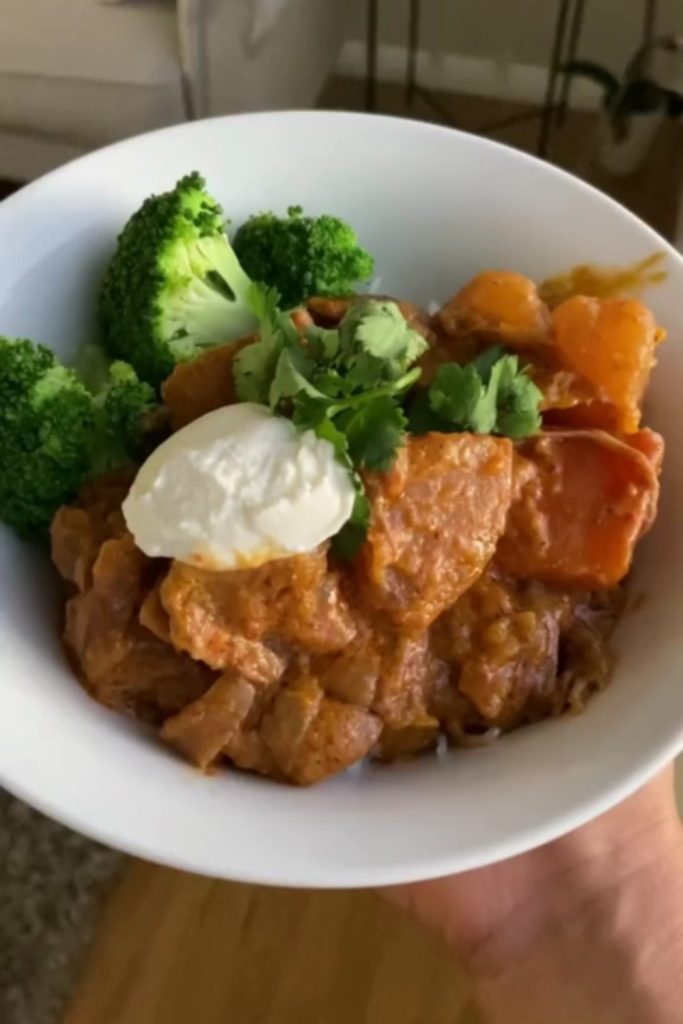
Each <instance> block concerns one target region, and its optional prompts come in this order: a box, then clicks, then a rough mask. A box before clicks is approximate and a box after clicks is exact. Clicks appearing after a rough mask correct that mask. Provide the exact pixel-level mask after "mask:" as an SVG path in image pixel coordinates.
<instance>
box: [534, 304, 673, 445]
mask: <svg viewBox="0 0 683 1024" xmlns="http://www.w3.org/2000/svg"><path fill="white" fill-rule="evenodd" d="M552 322H553V342H554V345H555V347H556V348H557V350H558V352H560V354H561V356H562V359H563V361H564V362H565V364H566V366H567V367H569V368H570V369H572V370H575V371H576V372H577V373H580V374H581V375H582V376H583V377H584V378H585V379H586V380H587V381H589V382H590V384H592V385H593V387H594V388H595V390H596V400H597V402H598V403H602V404H606V405H608V406H612V407H613V409H614V410H615V415H614V419H615V423H616V427H617V429H619V430H621V431H623V432H624V433H632V432H633V431H635V430H637V428H638V424H639V422H640V404H641V401H642V398H643V395H644V393H645V389H646V387H647V384H648V381H649V379H650V373H651V371H652V368H653V366H654V365H655V361H656V360H655V349H656V346H657V344H658V342H659V341H661V340H662V338H663V333H662V332H660V331H659V330H658V328H657V324H656V322H655V319H654V316H653V315H652V313H651V312H650V310H649V309H648V308H647V307H646V306H644V305H643V304H642V302H638V301H637V300H636V299H596V298H589V297H586V296H583V295H577V296H575V297H574V298H572V299H568V300H567V301H566V302H563V303H562V304H561V305H560V306H558V307H557V308H556V309H555V310H554V311H553V314H552ZM588 413H589V411H586V416H588ZM603 416H604V411H603ZM602 422H603V423H604V419H603V421H602ZM584 425H586V426H591V425H593V424H592V423H591V422H590V419H589V418H586V419H585V420H584ZM596 425H598V426H599V425H600V424H599V423H597V424H596Z"/></svg>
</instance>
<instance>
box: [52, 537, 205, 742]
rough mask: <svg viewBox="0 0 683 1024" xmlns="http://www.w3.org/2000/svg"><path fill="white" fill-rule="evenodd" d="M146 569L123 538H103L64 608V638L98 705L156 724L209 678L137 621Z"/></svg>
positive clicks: (130, 542) (192, 696) (202, 687)
mask: <svg viewBox="0 0 683 1024" xmlns="http://www.w3.org/2000/svg"><path fill="white" fill-rule="evenodd" d="M147 566H148V560H147V559H146V558H145V556H144V555H143V554H142V553H141V552H140V551H138V550H137V548H136V547H135V545H134V543H133V540H132V538H131V537H130V536H129V535H125V536H124V537H121V538H118V539H110V540H108V541H105V543H104V544H103V545H102V547H101V549H100V552H99V554H98V556H97V558H96V560H95V562H94V565H93V569H92V585H91V586H90V587H89V589H87V590H86V591H84V592H83V593H81V594H78V595H77V596H76V597H74V598H72V599H71V600H70V601H69V602H68V604H67V609H66V623H65V632H64V639H65V643H66V646H67V649H68V650H69V651H70V652H71V653H72V654H73V656H74V658H75V660H76V664H77V665H78V666H79V669H80V671H81V674H82V676H83V679H84V682H85V685H86V687H87V688H88V689H89V690H90V692H91V693H92V695H93V696H94V697H95V698H96V699H97V700H98V701H100V702H101V703H103V704H106V705H107V706H108V707H111V708H115V709H118V710H122V711H126V712H128V713H130V714H133V715H135V717H137V718H142V719H144V720H145V721H152V722H160V721H161V720H163V718H165V717H166V716H167V715H170V714H175V713H177V712H178V711H180V710H181V708H183V707H184V706H185V704H187V703H188V702H189V701H192V700H195V699H196V698H197V697H199V696H201V694H202V693H203V692H204V690H206V689H207V687H208V686H209V685H210V684H211V681H212V679H213V675H212V673H211V672H210V671H209V669H207V668H206V666H204V665H201V664H199V663H197V662H193V661H192V659H191V658H188V657H187V656H186V655H183V654H180V653H178V652H177V651H175V650H174V649H173V647H171V646H170V645H169V644H166V643H163V642H162V641H161V640H159V639H158V637H156V636H154V635H153V634H152V633H151V632H149V631H148V630H147V629H145V628H144V627H143V626H142V625H141V624H140V623H139V621H138V611H139V608H140V605H141V603H142V601H143V595H144V593H145V588H146V581H145V575H146V569H147Z"/></svg>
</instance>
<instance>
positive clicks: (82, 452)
mask: <svg viewBox="0 0 683 1024" xmlns="http://www.w3.org/2000/svg"><path fill="white" fill-rule="evenodd" d="M153 401H154V394H153V390H152V388H151V387H149V385H146V384H141V382H140V381H139V380H138V379H137V377H136V375H135V372H134V371H133V370H132V368H131V367H129V366H126V364H124V363H114V364H113V365H112V367H111V372H110V375H109V378H108V380H107V382H106V384H105V386H104V387H103V388H102V390H101V391H100V392H99V393H98V394H97V395H93V394H92V392H91V391H90V390H88V388H87V387H86V386H85V385H84V384H83V383H82V381H81V380H80V379H79V377H78V375H77V374H76V373H75V372H74V371H73V370H70V369H67V368H66V367H65V366H62V365H61V364H60V363H59V361H58V360H57V358H56V357H55V356H54V355H53V353H52V352H50V350H49V349H47V348H45V347H44V346H42V345H34V344H33V343H32V342H31V341H28V340H26V339H16V340H14V339H11V338H2V337H0V438H1V443H0V519H2V520H3V521H4V522H5V523H7V524H8V525H9V526H11V527H13V528H14V529H15V530H16V531H17V533H19V535H20V536H22V537H25V538H31V537H41V536H44V535H45V533H46V531H47V529H48V528H49V525H50V523H51V521H52V517H53V516H54V513H55V512H56V511H57V509H58V508H59V506H60V505H62V504H64V503H65V502H68V501H71V500H72V499H73V498H74V497H75V496H76V494H77V493H78V490H79V489H80V487H81V485H82V484H83V483H84V482H85V481H86V480H88V479H89V478H91V477H92V476H94V475H97V474H98V473H101V472H104V471H106V470H108V469H112V468H114V467H115V466H120V465H123V464H125V463H126V462H129V461H131V460H132V459H134V458H135V457H136V456H137V455H138V454H139V453H140V451H141V448H142V445H143V443H144V439H145V430H146V425H147V418H148V416H149V414H150V413H151V412H152V411H153V409H154V404H153Z"/></svg>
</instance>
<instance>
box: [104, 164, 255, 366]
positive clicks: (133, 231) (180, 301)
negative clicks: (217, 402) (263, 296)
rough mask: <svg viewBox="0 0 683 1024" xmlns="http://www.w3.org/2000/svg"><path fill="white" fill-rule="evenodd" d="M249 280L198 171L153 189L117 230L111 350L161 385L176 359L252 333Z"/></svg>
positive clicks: (109, 277)
mask: <svg viewBox="0 0 683 1024" xmlns="http://www.w3.org/2000/svg"><path fill="white" fill-rule="evenodd" d="M251 288H252V283H251V281H250V280H249V278H248V277H247V275H246V274H245V272H244V271H243V270H242V267H241V266H240V264H239V262H238V260H237V257H236V256H235V253H234V252H233V250H232V249H231V247H230V243H229V242H228V239H227V236H226V234H225V230H224V222H223V214H222V210H221V207H220V206H219V205H218V203H217V202H216V201H215V200H214V199H212V198H211V196H209V195H208V194H207V192H206V190H205V186H204V179H203V178H202V177H201V176H200V175H199V174H198V173H197V172H194V173H192V174H189V175H187V176H186V177H185V178H182V179H181V180H180V181H179V182H178V183H177V185H176V186H175V188H174V189H173V190H172V191H170V192H166V193H164V194H163V195H158V196H150V198H149V199H147V200H146V201H145V202H144V203H143V205H142V206H141V207H140V209H139V210H138V211H137V212H136V213H135V214H133V216H132V217H131V218H130V220H129V221H128V223H127V224H126V226H125V227H124V229H123V231H122V232H121V234H120V235H119V239H118V246H117V249H116V252H115V253H114V256H113V258H112V261H111V263H110V264H109V267H108V269H107V272H106V274H105V278H104V283H103V285H102V291H101V294H100V301H99V322H100V327H101V330H102V334H103V338H104V344H105V348H106V349H107V351H108V352H109V353H110V355H112V356H114V357H118V358H121V359H126V360H127V361H128V362H129V363H131V364H132V366H133V367H134V368H135V370H136V371H137V373H138V374H139V375H140V377H141V378H142V379H143V380H146V381H149V383H150V384H153V385H155V386H157V385H159V384H160V383H161V382H162V381H163V380H164V379H165V378H166V377H167V376H168V375H169V374H170V373H171V371H172V370H173V368H174V366H175V365H176V363H179V362H184V361H186V360H188V359H192V358H193V357H194V356H195V355H197V354H198V353H199V352H200V351H201V350H202V349H204V348H208V347H211V346H213V345H217V344H220V343H222V342H225V341H230V340H232V339H235V338H238V337H242V336H244V335H245V334H248V333H249V332H250V331H251V330H252V329H253V327H254V326H255V323H256V320H255V317H254V315H253V313H252V311H251V309H250V294H251Z"/></svg>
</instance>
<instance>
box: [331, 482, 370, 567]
mask: <svg viewBox="0 0 683 1024" xmlns="http://www.w3.org/2000/svg"><path fill="white" fill-rule="evenodd" d="M358 483H359V485H360V488H361V489H360V490H359V491H358V494H357V495H356V501H355V503H354V506H353V512H352V513H351V518H350V519H349V520H348V521H347V522H346V523H344V525H343V526H342V528H341V530H340V531H339V533H338V534H337V535H336V536H335V537H333V538H332V552H333V554H335V555H336V556H337V558H341V559H343V560H344V561H346V562H348V561H351V560H352V559H353V558H355V557H356V555H357V554H358V552H359V551H360V549H361V548H362V546H363V544H364V543H365V538H366V536H367V532H368V528H369V526H370V511H371V510H370V502H369V501H368V498H367V495H366V494H365V491H364V490H363V489H362V484H360V481H358Z"/></svg>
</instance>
